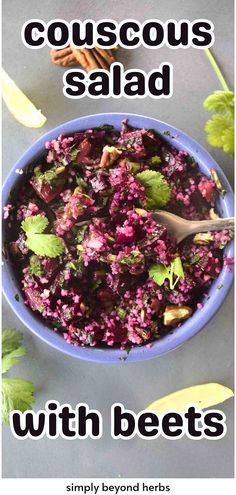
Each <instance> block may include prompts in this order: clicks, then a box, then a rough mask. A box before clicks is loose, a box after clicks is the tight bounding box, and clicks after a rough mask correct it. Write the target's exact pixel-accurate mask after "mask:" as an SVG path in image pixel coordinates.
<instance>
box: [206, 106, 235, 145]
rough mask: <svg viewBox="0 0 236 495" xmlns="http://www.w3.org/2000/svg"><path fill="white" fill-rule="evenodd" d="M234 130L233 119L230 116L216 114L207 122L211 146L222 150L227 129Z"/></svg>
mask: <svg viewBox="0 0 236 495" xmlns="http://www.w3.org/2000/svg"><path fill="white" fill-rule="evenodd" d="M230 128H232V119H231V117H230V115H228V114H225V115H223V114H216V115H213V117H212V118H211V119H210V120H208V121H207V123H206V126H205V131H206V133H207V134H208V142H209V144H210V145H211V146H215V147H216V148H222V147H223V146H224V141H223V136H224V133H225V131H226V130H227V129H230Z"/></svg>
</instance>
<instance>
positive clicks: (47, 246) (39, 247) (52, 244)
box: [26, 234, 64, 258]
mask: <svg viewBox="0 0 236 495" xmlns="http://www.w3.org/2000/svg"><path fill="white" fill-rule="evenodd" d="M26 246H27V247H28V248H29V249H31V251H33V252H34V253H35V254H37V255H38V256H48V257H49V258H56V257H57V256H60V255H61V254H62V253H63V251H64V242H63V240H62V239H61V238H60V237H57V236H56V235H54V234H30V235H28V237H27V240H26Z"/></svg>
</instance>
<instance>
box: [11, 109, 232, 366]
mask: <svg viewBox="0 0 236 495" xmlns="http://www.w3.org/2000/svg"><path fill="white" fill-rule="evenodd" d="M125 118H127V119H128V120H131V125H132V126H133V127H137V128H142V127H145V128H147V127H148V128H153V129H154V130H156V132H159V133H160V134H163V132H165V131H166V133H167V135H166V136H164V139H165V140H166V141H167V142H169V143H173V145H174V146H176V147H177V148H180V149H181V148H182V149H186V147H187V148H188V147H189V148H190V150H189V151H190V152H191V154H192V155H193V156H194V157H195V158H196V161H197V162H198V163H199V161H203V162H206V163H205V164H204V167H205V170H206V171H208V172H209V170H210V168H212V167H214V168H215V169H216V170H217V172H218V173H219V176H220V178H222V180H223V183H224V184H225V185H226V187H227V193H226V195H225V197H224V198H223V200H222V205H223V206H224V210H225V212H226V214H227V216H233V212H234V197H233V191H232V188H231V185H230V183H229V181H228V179H227V178H226V176H225V174H224V172H223V170H222V169H221V167H220V166H219V165H218V163H217V162H216V161H215V160H214V159H213V157H212V156H211V155H210V154H209V153H208V152H207V151H206V150H205V149H204V148H203V147H202V146H201V145H200V144H199V143H198V142H197V141H195V139H193V138H192V137H190V136H189V135H188V134H186V133H185V132H183V131H181V130H180V129H178V128H176V127H175V126H172V125H171V124H167V123H165V122H163V121H161V120H158V119H155V118H153V117H147V116H145V115H139V114H135V113H123V112H106V113H98V114H93V115H86V116H82V117H77V118H75V119H72V120H69V121H67V122H64V123H62V124H60V125H59V126H57V127H55V128H53V129H51V130H50V131H48V132H47V133H45V134H43V135H42V136H41V137H40V138H39V139H37V140H36V141H35V142H34V143H33V144H31V146H30V147H29V148H27V150H26V151H25V152H24V153H23V154H22V155H21V157H20V158H19V159H18V160H17V162H16V163H15V165H14V166H13V167H12V168H11V170H10V172H9V173H8V175H7V177H6V179H5V181H4V184H3V188H2V204H3V206H4V205H5V204H6V203H7V200H8V196H9V192H10V190H11V188H12V186H13V184H14V183H15V182H16V180H17V178H18V176H15V171H16V169H18V168H23V169H24V168H25V167H27V166H28V164H29V161H30V160H33V159H34V158H35V157H36V156H37V155H38V154H40V153H42V152H43V150H44V149H45V148H44V145H45V142H46V141H50V140H52V139H55V138H56V137H57V136H58V135H60V134H68V135H69V134H72V133H75V132H76V131H80V130H85V129H88V128H92V127H98V126H99V125H102V123H103V124H105V123H106V122H107V123H109V122H108V119H111V120H112V119H114V122H111V123H113V124H114V126H116V127H117V128H118V121H119V124H121V122H122V120H123V119H125ZM106 119H107V120H106ZM99 121H100V123H99ZM136 121H140V123H139V124H138V123H137V122H136ZM135 122H136V123H135ZM148 124H149V125H148ZM155 125H156V126H157V127H159V128H160V129H162V131H161V130H160V129H159V130H157V129H155ZM77 127H78V128H77ZM163 129H164V131H163ZM168 133H169V135H168ZM173 134H174V135H173ZM179 138H180V141H179ZM193 148H194V150H193ZM187 151H188V149H187ZM189 151H188V153H189ZM199 159H200V160H199ZM208 163H209V165H208ZM201 165H202V167H203V163H201ZM200 168H201V166H200ZM225 252H226V253H227V256H229V257H231V256H233V242H231V243H229V245H228V246H227V247H226V251H225ZM8 265H9V268H8ZM9 275H10V279H9ZM232 282H233V269H232V270H231V271H230V272H226V267H225V266H224V267H223V269H222V271H221V273H220V274H219V277H218V278H217V284H218V285H219V284H222V288H221V290H220V291H218V292H217V293H215V297H210V299H208V300H205V303H206V304H207V307H205V306H203V309H202V310H196V311H195V312H194V314H193V316H192V317H191V318H189V319H188V320H186V322H184V323H183V324H182V325H181V326H180V327H179V328H175V329H174V330H173V331H171V332H169V333H168V334H167V335H166V336H165V337H162V338H161V339H160V340H158V341H155V342H154V343H153V345H152V347H148V348H147V347H146V346H135V347H134V348H133V349H132V350H131V352H130V353H129V355H127V352H126V351H121V350H119V349H113V348H98V347H94V348H93V347H89V348H87V347H75V346H73V345H71V344H68V343H67V342H66V341H65V340H64V339H63V337H62V336H61V335H59V334H57V333H56V332H53V330H52V329H51V328H49V327H47V326H46V325H45V324H44V323H43V322H41V321H39V320H38V319H37V317H35V316H34V314H33V312H32V310H30V309H29V308H27V306H25V305H24V303H23V299H22V298H21V296H20V301H19V302H18V301H16V299H15V294H16V292H18V287H16V286H15V284H14V276H13V274H12V273H11V265H10V264H9V263H8V261H7V260H6V261H4V263H3V268H2V290H3V294H4V296H5V298H6V300H7V302H8V304H9V305H10V307H11V309H12V310H13V312H14V313H15V314H16V316H17V317H18V318H19V319H20V320H21V322H22V323H23V324H24V325H25V326H26V327H27V328H28V329H29V330H30V331H31V332H33V333H34V334H35V335H37V336H38V337H39V338H40V339H41V340H43V341H44V342H45V343H47V344H49V345H50V346H51V347H53V348H54V349H57V350H60V351H61V352H63V353H64V354H68V355H70V356H73V357H76V358H79V359H83V360H86V361H94V362H99V363H120V362H121V361H126V360H127V362H128V363H130V362H137V361H143V360H147V359H152V358H154V357H157V356H160V355H162V354H165V353H167V352H169V351H171V350H173V349H176V348H178V347H180V346H181V345H182V344H184V342H187V341H188V340H189V339H191V338H192V337H193V336H194V335H195V334H197V333H198V332H199V331H200V330H202V329H203V328H204V327H205V325H206V324H207V323H208V322H209V321H210V320H211V318H212V317H213V316H214V315H215V314H216V312H217V311H218V310H219V308H220V307H221V305H222V303H223V302H224V300H225V298H226V296H227V294H228V292H229V290H230V288H231V285H232ZM214 283H215V282H214ZM211 289H212V285H211V288H210V292H211ZM215 290H217V289H215ZM206 309H207V311H206ZM127 357H128V359H127Z"/></svg>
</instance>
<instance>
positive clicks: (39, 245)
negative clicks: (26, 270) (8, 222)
mask: <svg viewBox="0 0 236 495" xmlns="http://www.w3.org/2000/svg"><path fill="white" fill-rule="evenodd" d="M48 223H49V222H48V219H47V218H46V217H44V216H42V215H35V216H32V217H28V218H26V219H25V220H24V221H23V222H22V223H21V227H22V229H23V230H24V231H25V233H26V236H27V239H26V242H25V244H26V246H27V247H28V248H29V249H31V251H33V252H34V253H35V254H37V255H38V256H48V257H49V258H56V257H57V256H60V255H61V254H62V253H63V251H64V242H63V240H62V239H61V238H60V237H57V236H56V235H55V234H43V233H42V232H43V231H44V230H45V229H46V227H47V225H48ZM33 264H34V266H33V269H34V270H35V269H36V267H35V259H34V261H33ZM38 268H39V267H38ZM38 268H37V269H36V270H37V271H38ZM31 269H32V266H31Z"/></svg>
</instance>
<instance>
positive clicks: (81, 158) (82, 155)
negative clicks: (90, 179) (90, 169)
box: [75, 138, 92, 164]
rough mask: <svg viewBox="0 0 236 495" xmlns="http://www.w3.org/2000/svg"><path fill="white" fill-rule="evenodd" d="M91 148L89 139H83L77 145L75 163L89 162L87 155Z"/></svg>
mask: <svg viewBox="0 0 236 495" xmlns="http://www.w3.org/2000/svg"><path fill="white" fill-rule="evenodd" d="M91 150H92V144H91V142H90V141H89V139H87V138H86V139H84V140H83V141H82V143H80V145H79V153H78V155H77V157H76V160H75V163H85V164H86V163H87V164H90V163H91V159H90V158H89V155H90V153H91Z"/></svg>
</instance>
